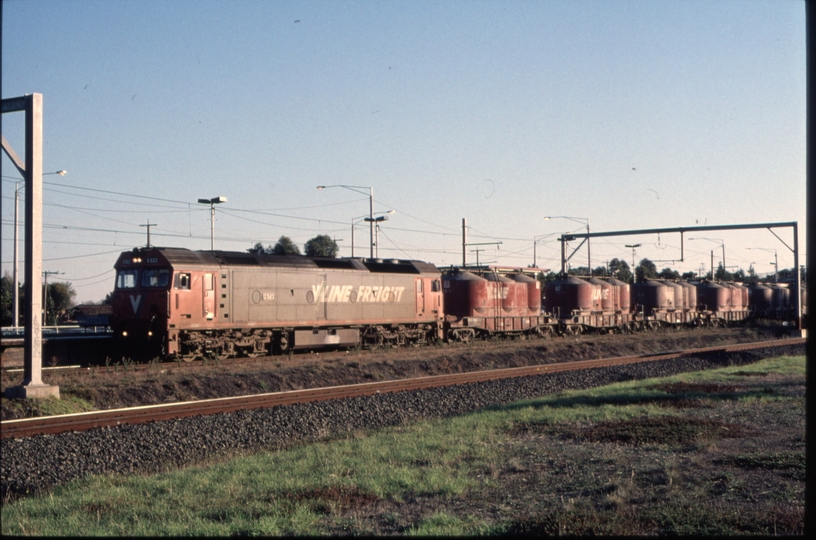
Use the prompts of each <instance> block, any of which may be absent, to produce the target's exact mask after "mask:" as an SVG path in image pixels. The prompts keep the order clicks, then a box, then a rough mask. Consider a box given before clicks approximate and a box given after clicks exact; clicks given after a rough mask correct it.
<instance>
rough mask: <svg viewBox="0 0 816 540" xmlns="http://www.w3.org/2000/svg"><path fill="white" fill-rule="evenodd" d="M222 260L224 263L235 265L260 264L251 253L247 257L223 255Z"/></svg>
mask: <svg viewBox="0 0 816 540" xmlns="http://www.w3.org/2000/svg"><path fill="white" fill-rule="evenodd" d="M223 259H224V262H225V263H226V264H232V265H236V266H260V263H259V262H258V259H256V258H255V257H254V256H253V255H250V256H249V257H240V256H239V257H235V256H232V255H224V256H223Z"/></svg>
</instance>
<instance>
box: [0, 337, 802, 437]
mask: <svg viewBox="0 0 816 540" xmlns="http://www.w3.org/2000/svg"><path fill="white" fill-rule="evenodd" d="M805 342H806V339H805V338H794V339H786V340H776V341H761V342H753V343H740V344H736V345H725V346H717V347H706V348H701V349H688V350H682V351H669V352H662V353H657V354H641V355H635V356H620V357H614V358H599V359H596V360H583V361H578V362H560V363H555V364H541V365H535V366H525V367H517V368H503V369H495V370H487V371H473V372H467V373H454V374H448V375H433V376H428V377H417V378H412V379H400V380H395V381H382V382H373V383H360V384H351V385H343V386H331V387H325V388H312V389H305V390H290V391H286V392H272V393H267V394H255V395H250V396H238V397H229V398H216V399H206V400H200V401H185V402H181V403H172V404H162V405H145V406H141V407H129V408H125V409H112V410H106V411H93V412H86V413H75V414H66V415H58V416H47V417H38V418H25V419H21V420H7V421H4V422H0V436H2V438H3V439H5V438H21V437H30V436H33V435H43V434H56V433H62V432H65V431H85V430H89V429H92V428H95V427H114V426H119V425H124V424H140V423H146V422H156V421H162V420H171V419H177V418H184V417H189V416H203V415H210V414H219V413H229V412H236V411H239V410H250V409H259V408H267V407H275V406H279V405H292V404H295V403H309V402H315V401H327V400H332V399H340V398H348V397H357V396H370V395H374V394H385V393H392V392H401V391H409V390H422V389H427V388H435V387H443V386H452V385H457V384H467V383H474V382H484V381H491V380H497V379H509V378H514V377H526V376H531V375H541V374H545V373H560V372H567V371H579V370H584V369H593V368H600V367H610V366H620V365H626V364H635V363H641V362H652V361H658V360H667V359H672V358H679V357H683V356H695V355H700V354H710V353H717V352H721V353H729V352H740V351H747V350H752V349H763V348H769V347H781V346H788V345H799V344H804V343H805Z"/></svg>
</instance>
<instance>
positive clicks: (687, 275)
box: [680, 272, 697, 281]
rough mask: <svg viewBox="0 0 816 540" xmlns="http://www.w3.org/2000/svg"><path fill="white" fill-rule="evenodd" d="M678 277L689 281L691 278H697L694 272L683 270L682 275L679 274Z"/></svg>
mask: <svg viewBox="0 0 816 540" xmlns="http://www.w3.org/2000/svg"><path fill="white" fill-rule="evenodd" d="M680 277H681V278H682V279H685V280H686V281H691V280H693V279H697V273H696V272H683V275H682V276H680Z"/></svg>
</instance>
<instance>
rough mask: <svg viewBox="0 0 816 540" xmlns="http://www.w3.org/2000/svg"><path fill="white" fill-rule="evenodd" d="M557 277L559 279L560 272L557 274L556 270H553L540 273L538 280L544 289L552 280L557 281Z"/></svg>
mask: <svg viewBox="0 0 816 540" xmlns="http://www.w3.org/2000/svg"><path fill="white" fill-rule="evenodd" d="M556 279H558V274H556V273H555V272H552V271H550V272H547V273H546V274H540V275H539V276H538V280H539V281H540V282H541V285H542V289H543V285H546V284H547V283H549V282H550V281H555V280H556Z"/></svg>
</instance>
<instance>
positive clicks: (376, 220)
mask: <svg viewBox="0 0 816 540" xmlns="http://www.w3.org/2000/svg"><path fill="white" fill-rule="evenodd" d="M396 212H397V211H396V210H389V211H387V212H375V214H381V215H378V217H376V218H375V217H374V215H375V214H370V215H369V217H367V218H365V219H361V218H364V217H365V216H357V217H356V218H354V219H352V220H351V256H352V257H354V226H355V225H357V224H358V223H360V221H369V222H371V223H377V224H378V225H377V241H376V244H377V257H379V256H380V235H379V233H380V228H379V222H381V221H387V220H388V215H387V214H395V213H396ZM372 258H373V257H372Z"/></svg>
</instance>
